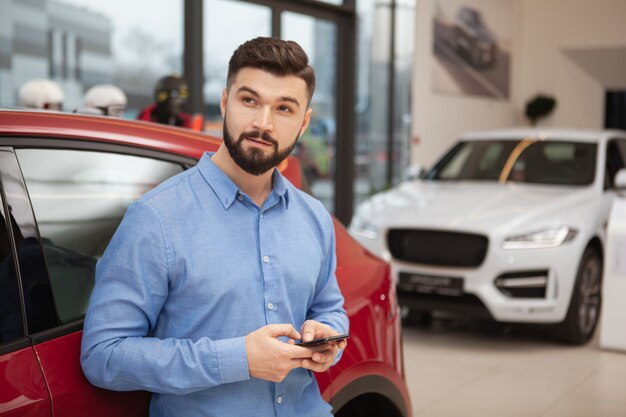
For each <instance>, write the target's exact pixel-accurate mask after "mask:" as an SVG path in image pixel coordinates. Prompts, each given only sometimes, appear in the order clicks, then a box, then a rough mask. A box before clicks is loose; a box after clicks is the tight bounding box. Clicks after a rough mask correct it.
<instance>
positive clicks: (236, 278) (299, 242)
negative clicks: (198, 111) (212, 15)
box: [81, 154, 348, 417]
mask: <svg viewBox="0 0 626 417" xmlns="http://www.w3.org/2000/svg"><path fill="white" fill-rule="evenodd" d="M335 265H336V255H335V235H334V228H333V223H332V220H331V217H330V215H329V214H328V212H327V211H326V210H325V209H324V207H323V206H322V205H321V203H319V201H317V200H315V199H313V198H312V197H310V196H308V195H306V194H305V193H303V192H301V191H300V190H297V189H296V188H295V187H294V186H293V185H292V184H291V183H289V182H288V181H287V180H286V179H284V178H283V177H282V175H281V174H280V173H279V172H278V171H277V170H275V171H274V174H273V189H272V191H271V193H270V194H269V196H268V197H267V199H266V201H265V202H264V204H263V206H262V207H260V208H259V207H258V206H257V205H256V204H255V203H254V202H253V201H252V200H251V199H250V198H249V197H248V196H247V195H245V194H244V193H242V192H241V191H240V190H239V189H238V188H237V186H236V185H235V184H234V183H233V182H232V181H231V180H230V179H229V178H228V177H227V176H226V175H225V174H224V173H223V172H222V171H221V170H220V169H219V168H218V167H217V166H216V165H215V164H214V163H213V161H212V160H211V154H205V155H204V156H203V157H202V159H201V160H200V162H199V163H198V165H197V166H195V167H193V168H191V169H189V170H187V171H185V172H183V173H181V174H179V175H177V176H175V177H172V178H170V179H169V180H167V181H165V182H164V183H163V184H161V185H159V186H158V187H156V188H155V189H153V190H151V191H150V192H148V193H146V194H145V195H144V196H143V197H142V198H141V199H139V200H138V201H137V202H135V203H133V204H132V205H131V206H130V207H129V208H128V211H127V212H126V215H125V216H124V219H123V221H122V223H121V224H120V226H119V228H118V230H117V232H116V233H115V235H114V236H113V238H112V240H111V242H110V244H109V246H108V248H107V250H106V252H105V253H104V256H103V257H102V259H101V260H100V261H99V262H98V265H97V270H96V284H95V288H94V291H93V294H92V296H91V302H90V304H89V309H88V311H87V315H86V318H85V326H84V333H83V343H82V353H81V363H82V366H83V370H84V372H85V375H86V376H87V378H88V379H89V381H91V382H92V383H93V384H94V385H97V386H100V387H104V388H108V389H112V390H120V391H126V390H147V391H151V392H153V393H154V395H153V396H152V400H151V404H150V414H151V416H220V417H223V416H237V417H243V416H255V417H265V416H285V417H287V416H288V417H294V416H298V417H304V416H315V417H319V416H328V415H330V410H331V407H330V406H329V405H328V404H327V403H326V402H325V401H324V400H323V399H322V398H321V395H320V392H319V388H318V386H317V382H316V380H315V377H314V376H313V373H312V372H310V371H308V370H306V369H304V368H297V369H294V370H292V371H291V372H290V373H289V375H288V376H287V377H286V378H285V379H284V380H283V381H282V382H281V383H273V382H268V381H264V380H260V379H256V378H252V377H251V376H250V374H249V371H248V363H247V356H246V347H245V341H244V337H245V336H246V335H247V334H248V333H250V332H252V331H254V330H257V329H259V328H261V327H263V326H265V325H267V324H283V323H287V324H291V325H293V326H294V327H295V328H296V330H298V331H299V330H300V328H301V326H302V324H303V323H304V321H305V320H307V319H313V320H317V321H320V322H322V323H325V324H327V325H329V326H331V327H332V328H334V329H335V330H337V331H338V332H339V333H347V332H348V319H347V316H346V313H345V311H344V309H343V297H342V295H341V293H340V291H339V288H338V286H337V280H336V277H335Z"/></svg>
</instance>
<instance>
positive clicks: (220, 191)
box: [197, 152, 289, 210]
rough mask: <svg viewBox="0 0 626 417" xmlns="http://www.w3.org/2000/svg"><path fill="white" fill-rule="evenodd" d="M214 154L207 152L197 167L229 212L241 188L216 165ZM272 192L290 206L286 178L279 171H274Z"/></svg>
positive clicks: (286, 205)
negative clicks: (213, 158)
mask: <svg viewBox="0 0 626 417" xmlns="http://www.w3.org/2000/svg"><path fill="white" fill-rule="evenodd" d="M214 153H215V152H205V153H204V154H203V155H202V158H200V161H199V162H198V165H197V166H198V169H199V170H200V173H201V174H202V176H203V177H204V179H205V180H206V182H207V183H208V184H209V186H210V187H211V188H212V189H213V192H214V193H215V195H216V196H217V198H218V199H219V200H220V203H222V206H224V209H225V210H228V209H229V208H230V206H231V205H232V204H233V201H235V199H236V198H237V195H238V194H239V193H241V191H240V190H239V187H237V185H235V183H234V182H233V181H232V180H231V179H230V178H228V176H227V175H226V174H225V173H224V172H223V171H222V170H221V169H220V168H219V167H218V166H217V165H215V162H213V160H212V159H211V157H212V156H213V155H214ZM272 191H273V192H274V193H275V194H276V195H277V196H278V197H279V198H283V199H284V200H285V207H288V206H289V195H288V193H287V186H286V185H285V178H284V177H283V175H282V174H281V173H280V172H279V171H278V170H277V169H274V172H273V174H272ZM241 194H243V193H241Z"/></svg>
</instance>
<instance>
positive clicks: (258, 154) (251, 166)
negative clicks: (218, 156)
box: [224, 117, 297, 176]
mask: <svg viewBox="0 0 626 417" xmlns="http://www.w3.org/2000/svg"><path fill="white" fill-rule="evenodd" d="M246 138H260V139H262V140H263V141H265V142H268V143H271V144H272V146H273V148H274V150H273V152H272V153H271V154H270V155H265V153H264V152H263V150H262V149H258V148H255V147H251V148H250V149H248V150H247V151H246V150H245V149H244V148H243V141H244V140H245V139H246ZM296 142H297V138H296V140H294V141H293V143H292V144H291V145H290V146H288V147H287V148H285V149H283V150H279V149H278V141H276V139H274V138H273V137H272V136H271V135H270V134H269V133H267V132H261V131H260V130H252V131H249V132H243V133H242V134H241V135H239V138H238V139H237V141H235V140H234V139H233V137H232V136H231V135H230V133H229V132H228V126H227V123H226V117H224V143H225V144H226V149H228V153H229V154H230V157H231V158H232V159H233V161H235V163H236V164H237V165H238V166H239V168H241V169H243V170H244V171H246V172H247V173H248V174H252V175H256V176H258V175H261V174H264V173H266V172H267V171H268V170H270V169H272V168H274V167H276V166H278V164H280V163H281V162H282V161H283V160H284V159H285V158H287V157H288V156H289V154H290V153H291V151H292V150H293V148H294V147H295V146H296Z"/></svg>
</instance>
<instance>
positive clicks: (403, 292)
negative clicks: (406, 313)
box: [350, 129, 626, 343]
mask: <svg viewBox="0 0 626 417" xmlns="http://www.w3.org/2000/svg"><path fill="white" fill-rule="evenodd" d="M625 161H626V132H622V131H616V130H612V131H609V130H606V131H579V130H532V129H511V130H498V131H489V132H477V133H471V134H467V135H464V136H463V137H462V138H461V140H460V141H459V142H458V143H457V144H456V145H454V146H453V147H452V148H451V149H450V150H449V151H448V152H447V153H446V154H445V155H444V156H443V157H442V158H441V159H440V160H439V161H438V162H437V163H436V164H435V165H434V166H433V168H432V169H431V170H430V171H429V172H427V173H426V174H425V175H424V177H423V179H421V180H416V181H408V182H404V183H402V184H400V185H398V186H397V187H395V188H393V189H392V190H390V191H387V192H384V193H381V194H377V195H375V196H373V197H371V198H370V199H368V200H366V201H365V202H363V203H362V204H360V205H359V206H358V207H357V209H356V212H355V215H354V217H353V219H352V223H351V225H350V232H351V233H352V235H353V236H354V237H356V238H357V239H358V240H359V242H361V243H362V244H363V245H364V246H365V247H367V248H368V249H369V250H370V251H372V252H374V253H375V254H377V255H379V256H381V257H382V258H384V259H386V260H388V261H389V262H390V263H391V265H392V272H393V274H394V277H395V280H396V283H397V286H398V296H399V300H400V303H401V304H402V305H403V306H405V307H406V308H410V309H411V310H413V311H421V312H430V311H434V310H448V311H450V310H451V311H457V312H462V313H463V314H477V315H485V316H487V317H491V318H493V319H495V320H497V321H502V322H526V323H555V324H558V326H557V328H556V329H555V334H556V335H557V336H558V337H559V338H560V339H561V340H564V341H567V342H570V343H585V342H586V341H588V340H589V339H590V338H591V337H592V336H593V333H594V330H595V328H596V325H597V323H598V319H599V312H600V303H601V279H602V266H603V252H604V242H605V237H606V223H607V218H608V215H609V211H610V208H611V203H612V201H613V199H614V197H615V191H614V186H613V179H614V176H615V174H616V173H617V171H618V170H619V169H620V168H623V167H624V166H625Z"/></svg>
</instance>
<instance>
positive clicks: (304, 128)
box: [298, 107, 313, 139]
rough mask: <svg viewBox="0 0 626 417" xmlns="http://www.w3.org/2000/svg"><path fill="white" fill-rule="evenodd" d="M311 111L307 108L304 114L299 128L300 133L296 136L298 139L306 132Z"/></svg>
mask: <svg viewBox="0 0 626 417" xmlns="http://www.w3.org/2000/svg"><path fill="white" fill-rule="evenodd" d="M312 113H313V110H311V108H310V107H309V108H308V109H307V110H306V113H304V120H303V121H302V126H301V127H300V133H299V134H298V139H300V137H301V136H302V135H303V134H304V132H306V129H307V127H309V123H311V114H312Z"/></svg>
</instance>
